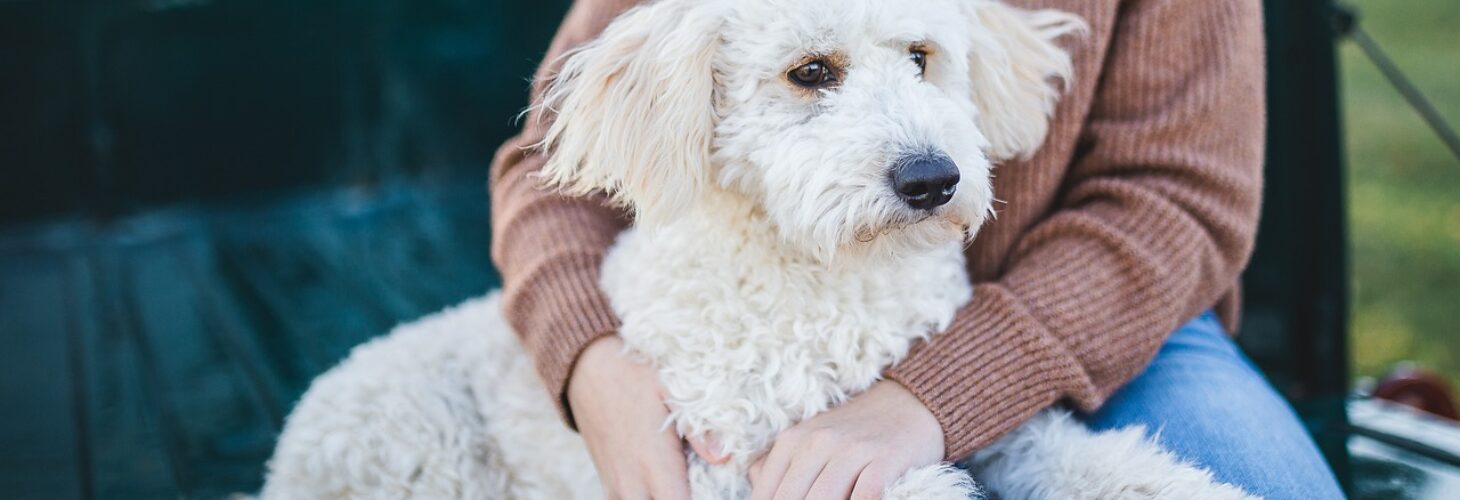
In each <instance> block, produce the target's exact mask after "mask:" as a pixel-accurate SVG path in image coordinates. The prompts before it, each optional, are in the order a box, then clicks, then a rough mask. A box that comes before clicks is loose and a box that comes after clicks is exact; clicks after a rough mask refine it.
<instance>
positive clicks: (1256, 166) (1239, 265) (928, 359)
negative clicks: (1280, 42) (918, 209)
mask: <svg viewBox="0 0 1460 500" xmlns="http://www.w3.org/2000/svg"><path fill="white" fill-rule="evenodd" d="M1121 9H1122V10H1121V12H1120V14H1119V17H1118V18H1117V20H1116V25H1115V27H1114V30H1113V33H1114V34H1113V35H1112V37H1113V38H1112V39H1111V42H1110V45H1109V47H1108V53H1107V56H1106V59H1105V62H1104V68H1103V72H1102V75H1101V80H1100V82H1099V87H1098V88H1097V90H1096V95H1095V98H1094V100H1093V102H1092V103H1091V108H1090V110H1089V115H1088V116H1087V118H1086V121H1085V124H1084V127H1083V129H1082V131H1081V132H1080V140H1079V143H1078V144H1079V150H1078V151H1079V152H1078V153H1077V155H1076V157H1075V159H1074V160H1073V163H1072V164H1071V166H1070V170H1069V173H1068V174H1067V176H1066V178H1065V180H1064V184H1063V185H1062V189H1061V191H1060V196H1059V197H1058V198H1057V200H1056V201H1055V206H1054V207H1053V208H1052V209H1051V211H1050V212H1049V215H1047V216H1046V217H1044V218H1043V219H1042V220H1040V221H1039V222H1037V223H1035V224H1034V225H1033V226H1032V227H1031V228H1030V229H1029V230H1028V231H1026V232H1024V233H1023V234H1022V235H1021V236H1020V238H1019V239H1018V240H1017V243H1016V245H1015V246H1014V248H1013V249H1012V251H1011V253H1010V255H1009V257H1008V259H1007V260H1006V264H1005V265H1004V268H1003V273H1002V275H1001V276H1000V277H998V278H997V279H995V280H993V281H989V282H981V283H976V284H975V287H974V298H973V301H972V302H971V303H970V304H969V305H967V306H965V307H964V308H963V309H962V310H960V311H959V313H958V314H957V316H956V317H955V319H954V321H953V324H952V326H950V327H949V329H948V331H946V332H945V333H944V334H942V335H941V336H939V337H936V338H935V339H934V340H932V341H931V342H928V343H925V344H923V345H921V346H919V347H918V348H916V349H915V350H914V352H912V353H910V354H909V356H908V357H907V359H905V360H904V361H903V362H902V363H900V364H898V365H896V366H895V367H893V368H892V369H891V370H890V371H889V372H888V377H889V378H891V379H893V380H896V381H898V382H899V383H901V384H902V385H904V386H906V387H907V388H909V389H910V390H911V391H912V392H913V393H914V394H915V395H916V396H917V397H918V398H919V400H921V401H922V402H923V403H924V404H926V405H927V406H928V408H929V409H930V410H932V412H933V414H934V415H935V416H936V417H937V419H938V421H939V423H940V424H941V425H942V426H943V430H944V436H945V444H946V451H947V452H948V456H949V457H950V458H954V457H963V456H966V455H967V454H969V453H971V452H973V451H975V450H977V449H979V448H981V447H983V446H985V445H987V444H989V443H990V442H992V441H993V440H995V439H997V438H998V437H1000V436H1002V435H1003V434H1005V433H1007V432H1009V431H1011V430H1013V429H1014V428H1015V427H1017V426H1018V425H1020V424H1021V423H1022V422H1024V421H1025V420H1027V419H1028V418H1030V417H1032V416H1033V415H1034V414H1035V413H1037V412H1038V411H1040V410H1042V409H1044V408H1046V407H1049V406H1051V405H1053V404H1055V403H1058V402H1060V401H1067V402H1069V403H1071V404H1073V406H1074V407H1076V408H1078V409H1080V410H1084V411H1091V410H1094V409H1096V408H1098V407H1099V406H1100V405H1101V404H1102V403H1103V402H1104V400H1105V398H1106V397H1108V396H1109V395H1110V394H1111V393H1112V392H1114V391H1115V390H1116V389H1117V388H1119V387H1120V386H1121V385H1123V384H1124V383H1125V382H1127V381H1128V380H1130V379H1131V378H1133V377H1134V376H1135V375H1137V374H1139V373H1140V372H1141V371H1142V370H1143V369H1144V367H1145V366H1146V365H1147V364H1148V363H1149V362H1150V360H1151V359H1152V358H1153V357H1154V356H1155V353H1156V351H1157V350H1158V349H1159V347H1160V346H1161V344H1162V343H1163V342H1164V340H1165V339H1166V337H1167V336H1168V335H1169V333H1170V332H1171V331H1173V330H1174V329H1175V328H1177V327H1178V326H1180V324H1181V323H1182V322H1183V321H1185V320H1188V319H1190V318H1192V317H1194V316H1195V315H1197V314H1198V313H1200V312H1201V311H1202V310H1204V309H1206V308H1210V307H1212V305H1213V304H1214V303H1216V302H1217V300H1218V299H1219V298H1220V297H1221V296H1222V295H1223V294H1225V293H1227V292H1229V291H1230V290H1232V289H1233V287H1234V286H1235V284H1236V282H1237V279H1238V276H1239V274H1240V273H1241V270H1242V269H1243V267H1244V266H1245V265H1246V262H1247V259H1248V257H1249V254H1250V252H1251V249H1252V245H1253V240H1254V238H1255V235H1256V229H1257V217H1258V210H1259V203H1260V197H1261V190H1262V187H1261V182H1262V171H1261V165H1262V153H1263V133H1264V123H1265V120H1264V118H1265V117H1264V106H1265V104H1264V97H1265V96H1264V87H1263V85H1264V65H1263V64H1264V60H1263V41H1262V12H1261V6H1260V4H1259V2H1258V1H1256V0H1237V1H1226V2H1212V1H1207V0H1133V1H1128V2H1124V3H1123V4H1122V6H1121ZM1011 168H1015V167H1011Z"/></svg>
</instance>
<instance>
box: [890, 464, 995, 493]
mask: <svg viewBox="0 0 1460 500" xmlns="http://www.w3.org/2000/svg"><path fill="white" fill-rule="evenodd" d="M882 498H883V499H885V500H982V499H984V498H987V497H985V496H984V492H983V488H981V487H979V486H978V484H977V483H975V482H974V481H973V478H972V477H969V475H968V471H965V470H963V469H959V468H957V467H954V466H953V465H952V464H947V463H942V464H935V465H929V466H925V467H918V468H916V469H913V470H910V471H907V473H905V474H903V475H902V477H899V478H897V481H895V482H893V483H892V485H891V486H888V487H887V491H885V492H883V493H882Z"/></svg>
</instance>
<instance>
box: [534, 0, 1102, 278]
mask: <svg viewBox="0 0 1460 500" xmlns="http://www.w3.org/2000/svg"><path fill="white" fill-rule="evenodd" d="M1082 26H1083V24H1082V23H1081V21H1080V20H1079V19H1078V18H1076V17H1074V16H1072V15H1069V14H1065V13H1059V12H1054V11H1037V12H1032V11H1024V10H1020V9H1015V8H1012V7H1008V6H1005V5H1003V4H1001V3H998V2H996V1H993V0H925V1H919V2H878V1H851V0H821V1H818V0H658V1H655V2H653V3H649V4H647V5H643V6H640V7H637V8H635V9H633V10H631V11H629V12H627V13H625V14H624V15H623V16H621V17H619V18H618V19H617V20H615V21H614V22H613V23H612V24H611V25H609V27H608V28H607V29H606V30H605V31H604V33H603V34H602V35H601V36H600V37H599V38H598V39H596V40H594V41H592V42H590V43H588V44H586V45H584V46H582V47H581V48H579V49H577V50H575V51H573V52H571V53H570V54H569V55H568V56H567V57H568V59H567V60H566V61H565V62H564V65H563V69H562V71H561V72H560V73H559V74H558V75H557V77H556V78H555V80H554V81H553V82H552V84H551V85H550V86H549V87H548V91H547V93H546V95H545V97H544V99H543V101H542V104H541V105H542V106H544V107H545V108H546V109H547V111H549V112H550V113H555V114H556V118H555V119H554V121H553V122H552V124H551V126H550V127H549V130H548V132H547V136H546V139H545V140H544V142H543V146H545V147H546V149H548V150H549V151H550V153H551V156H550V159H549V161H548V163H547V165H546V166H545V167H544V169H543V173H542V174H543V176H544V177H545V178H546V179H547V180H548V181H550V182H551V183H553V184H555V185H557V186H559V187H562V188H564V189H566V190H568V191H569V192H578V193H582V192H588V191H597V190H601V191H606V192H608V193H610V194H611V195H612V196H613V198H614V199H615V200H617V201H619V202H621V203H624V204H626V205H628V206H631V207H633V209H634V211H635V215H636V217H637V220H638V223H639V224H641V225H643V224H656V223H660V222H663V221H666V220H670V219H672V218H674V217H676V216H679V215H680V214H683V213H686V211H688V210H692V209H694V208H696V205H697V204H698V203H703V201H702V198H703V197H706V195H707V193H708V192H709V191H711V190H716V191H721V192H729V193H732V194H733V195H734V196H739V197H743V198H744V199H747V200H750V201H752V202H753V203H754V204H755V205H756V206H757V207H758V208H759V209H760V211H762V212H763V213H764V214H765V215H766V217H767V219H769V220H770V222H771V223H772V225H774V226H775V228H776V231H777V232H778V233H779V235H780V236H781V238H782V240H784V241H785V242H786V243H787V244H790V245H793V246H795V247H797V248H800V249H804V250H806V251H807V252H810V253H812V254H814V255H818V256H822V257H829V256H830V255H833V254H835V253H837V252H839V251H840V250H842V249H846V248H848V247H855V246H858V245H866V244H869V243H871V242H873V241H886V240H894V241H897V242H904V243H907V242H912V243H923V242H938V243H946V242H948V241H949V240H950V239H959V238H966V237H971V236H972V234H973V233H974V231H976V230H977V228H978V227H979V225H980V224H982V222H983V221H984V219H985V217H986V216H987V215H988V214H990V213H991V210H992V203H993V195H992V192H991V190H990V182H989V175H990V173H989V169H990V165H991V162H996V161H1000V160H1005V159H1011V158H1016V157H1020V156H1025V155H1029V154H1031V153H1033V152H1034V151H1035V150H1036V149H1037V148H1038V147H1039V145H1040V144H1041V143H1042V142H1043V140H1044V135H1045V132H1046V129H1047V125H1048V120H1049V116H1050V114H1051V113H1052V110H1053V108H1054V101H1055V99H1056V97H1057V96H1058V94H1059V93H1060V88H1059V84H1060V82H1062V81H1067V80H1068V79H1069V77H1070V73H1071V64H1070V58H1069V56H1068V55H1067V54H1066V53H1065V52H1064V51H1063V50H1061V49H1060V48H1059V47H1057V46H1056V45H1055V43H1054V40H1055V39H1056V38H1058V37H1060V36H1061V35H1064V34H1066V33H1069V32H1071V31H1075V30H1078V29H1080V28H1081V27H1082Z"/></svg>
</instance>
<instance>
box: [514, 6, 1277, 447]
mask: <svg viewBox="0 0 1460 500" xmlns="http://www.w3.org/2000/svg"><path fill="white" fill-rule="evenodd" d="M635 3H637V2H635V1H633V0H577V1H576V2H575V3H574V5H573V6H572V8H571V10H570V11H569V12H568V15H567V17H566V18H565V20H564V21H563V24H562V26H561V27H560V28H559V31H558V33H557V35H556V37H555V38H554V39H553V42H552V45H551V47H550V48H549V50H548V52H547V56H546V58H545V62H544V64H543V66H542V67H541V68H540V69H539V71H538V74H537V78H536V79H535V85H534V88H533V95H534V98H536V96H539V95H540V94H541V92H542V90H543V87H544V83H545V82H546V81H548V79H549V78H551V76H552V75H553V74H554V69H555V68H556V65H555V63H560V60H559V59H560V58H559V56H561V55H562V54H563V53H564V52H565V51H567V50H568V49H571V48H572V47H574V46H576V45H578V44H581V43H583V42H586V41H588V40H590V39H592V38H593V37H594V36H596V35H597V34H598V33H599V32H601V31H602V30H603V28H604V27H605V26H606V25H607V24H608V23H609V22H610V21H612V20H613V18H614V17H615V16H617V15H618V14H620V13H622V12H623V11H624V10H627V9H628V8H630V7H632V6H633V5H634V4H635ZM1009 3H1011V4H1013V5H1017V6H1020V7H1026V8H1056V9H1060V10H1065V11H1069V12H1073V13H1075V14H1078V15H1080V16H1081V17H1083V18H1084V19H1085V21H1086V22H1087V23H1089V25H1090V31H1089V33H1088V34H1085V35H1082V36H1079V37H1070V38H1067V39H1065V40H1062V43H1063V45H1064V46H1065V47H1066V48H1067V49H1068V50H1070V52H1071V54H1072V56H1073V58H1074V62H1075V77H1074V79H1073V81H1072V82H1070V86H1069V90H1068V92H1067V93H1066V94H1065V95H1064V96H1063V98H1062V99H1061V100H1060V102H1059V104H1058V107H1057V109H1056V112H1055V116H1054V118H1053V121H1052V123H1051V127H1050V132H1049V135H1048V137H1047V139H1046V141H1045V143H1044V146H1043V147H1042V148H1041V149H1040V151H1039V152H1038V153H1037V154H1035V155H1034V156H1032V157H1031V158H1029V159H1027V160H1023V161H1016V162H1008V163H1006V164H1004V165H1000V166H999V167H997V168H996V169H995V171H994V176H995V177H994V180H993V181H994V182H993V185H994V194H995V196H996V197H997V198H998V199H999V200H1001V203H999V204H998V205H997V217H996V218H995V219H993V220H991V221H990V222H988V223H987V224H986V225H985V226H984V227H983V228H982V229H981V230H980V232H979V235H978V237H977V238H976V239H975V241H974V242H973V244H972V245H971V246H970V247H969V248H968V249H967V252H966V254H967V263H968V271H969V275H970V277H971V279H972V280H973V282H974V295H973V300H972V302H970V303H969V304H968V305H966V306H965V307H963V309H961V310H960V311H959V312H958V314H957V315H956V317H955V319H954V321H953V323H952V325H951V326H950V327H949V328H948V330H947V331H946V332H944V333H942V334H941V335H939V336H937V337H935V338H934V339H933V340H931V341H930V342H926V343H923V344H921V345H919V346H916V347H915V348H914V349H913V350H912V352H910V353H909V354H908V356H907V358H906V359H904V360H903V361H902V362H900V363H898V364H897V365H895V366H893V367H892V368H891V369H889V370H888V371H887V373H886V376H887V377H888V378H890V379H892V380H895V381H897V382H899V383H901V384H902V385H903V386H905V387H907V388H908V389H909V390H911V391H912V392H913V394H914V395H916V396H917V397H918V399H919V400H920V401H922V402H923V404H925V405H927V407H928V409H929V410H931V411H932V413H933V415H934V416H935V417H936V418H937V419H938V422H939V423H940V424H941V425H942V427H943V434H944V440H945V451H946V453H947V455H948V457H950V458H957V457H962V456H965V455H967V454H969V453H971V452H972V451H974V450H976V449H978V448H980V447H982V446H984V445H986V444H988V443H990V442H991V441H993V440H994V439H997V438H998V437H1000V436H1002V435H1003V434H1005V433H1007V432H1008V431H1010V430H1012V429H1014V428H1015V427H1017V426H1018V425H1019V424H1021V423H1023V422H1024V421H1025V420H1027V419H1028V418H1030V417H1032V416H1033V415H1034V414H1035V413H1037V412H1038V411H1040V410H1042V409H1044V408H1047V407H1049V406H1051V405H1054V404H1057V403H1061V402H1063V403H1066V404H1070V405H1071V406H1073V407H1074V408H1076V409H1078V410H1082V411H1092V410H1094V409H1096V408H1098V407H1099V406H1100V405H1101V403H1102V402H1103V401H1104V400H1105V399H1106V398H1107V397H1108V396H1109V395H1110V394H1111V393H1112V392H1114V391H1115V390H1116V389H1118V388H1119V387H1120V386H1121V385H1122V384H1124V383H1125V382H1127V381H1128V380H1130V379H1131V378H1133V377H1135V376H1136V375H1137V374H1139V373H1140V372H1141V371H1142V370H1143V369H1144V367H1145V366H1146V364H1147V363H1149V362H1150V360H1151V359H1152V358H1153V357H1154V356H1155V354H1156V351H1157V349H1158V348H1159V347H1160V346H1161V344H1162V343H1163V341H1164V340H1165V339H1166V336H1167V335H1168V334H1169V333H1170V332H1171V331H1172V330H1174V329H1175V328H1176V327H1178V326H1179V325H1180V324H1181V323H1182V322H1184V321H1186V320H1188V319H1190V318H1192V317H1194V316H1196V315H1197V314H1199V313H1200V312H1201V311H1203V310H1206V309H1208V308H1212V307H1216V308H1217V311H1218V312H1219V314H1220V315H1221V317H1222V320H1223V323H1224V324H1225V325H1227V326H1228V328H1229V329H1231V328H1233V325H1236V324H1237V323H1236V321H1237V314H1238V301H1237V299H1238V297H1237V290H1238V286H1237V284H1238V278H1239V275H1240V273H1241V271H1242V269H1243V267H1244V266H1245V265H1246V263H1247V260H1248V257H1249V255H1250V253H1251V250H1252V245H1253V240H1254V238H1255V235H1256V230H1257V218H1258V210H1259V205H1260V201H1261V200H1260V198H1261V192H1262V171H1261V167H1262V156H1263V137H1264V124H1265V116H1264V110H1265V103H1264V97H1265V96H1264V87H1263V85H1264V60H1263V39H1262V9H1261V4H1260V2H1259V1H1258V0H1233V1H1220V2H1214V1H1210V0H1013V1H1010V2H1009ZM544 118H546V119H550V118H551V117H539V116H529V117H528V118H527V119H526V120H525V123H526V124H527V125H526V126H525V128H524V130H523V131H522V133H521V134H520V135H518V136H516V137H514V138H512V139H511V140H509V141H508V142H507V143H506V144H504V145H503V146H502V147H501V149H500V150H499V151H498V152H497V155H496V158H495V160H494V162H493V165H492V170H491V180H490V182H491V186H490V187H491V195H492V226H493V227H492V231H493V244H492V245H493V248H492V257H493V259H494V261H495V262H496V264H497V266H498V268H499V269H500V271H501V274H502V277H503V279H504V284H503V289H504V293H505V295H504V297H505V304H504V309H505V314H506V316H507V318H508V320H509V321H510V322H511V324H512V326H513V327H514V328H515V329H516V331H517V333H518V335H519V336H520V337H521V339H522V341H523V343H524V344H525V345H526V347H527V350H528V352H530V353H532V355H533V356H534V357H535V361H536V366H537V367H538V370H539V372H540V374H541V376H542V379H543V381H544V382H545V383H546V385H547V389H548V390H549V391H551V392H552V394H553V396H554V399H555V400H556V401H559V402H560V404H562V403H561V402H562V401H564V398H563V395H564V394H565V392H566V389H567V383H568V378H569V376H570V374H571V372H572V369H573V364H574V361H575V360H576V358H577V356H578V354H579V353H580V352H582V350H583V348H584V347H585V346H586V345H587V344H588V343H590V342H592V341H593V340H595V339H597V338H599V337H600V336H604V335H611V334H613V333H614V332H615V328H616V327H617V325H618V320H617V318H615V316H614V313H613V310H612V309H611V308H610V307H609V301H608V299H607V297H606V296H604V294H603V292H602V291H601V290H600V289H599V287H598V279H599V266H600V265H601V263H602V261H603V257H604V255H605V253H606V252H607V250H608V248H609V246H610V245H611V244H612V242H613V240H614V237H615V236H616V235H617V234H618V233H619V232H620V231H622V230H623V229H624V228H625V227H627V225H628V224H629V222H630V221H629V220H628V218H627V216H626V214H625V213H623V212H622V211H621V210H619V209H615V208H611V207H610V206H609V205H608V204H607V203H606V202H605V200H604V199H602V198H601V197H596V198H595V197H583V198H570V197H566V196H564V195H561V194H558V193H555V192H553V191H551V190H547V189H544V188H543V187H542V186H541V185H540V183H539V182H538V181H537V180H536V179H535V178H534V177H533V176H532V175H531V174H532V173H533V172H535V171H537V170H538V169H539V168H541V167H542V165H543V163H544V157H543V156H542V153H541V152H539V151H535V150H533V149H531V148H530V146H531V145H533V144H535V143H537V142H538V141H539V140H540V139H541V138H542V136H543V133H544V131H545V128H546V127H545V125H544V121H545V120H544ZM561 409H562V410H563V415H564V416H565V418H567V419H568V422H569V425H571V423H572V419H571V415H570V414H569V413H568V411H567V410H568V408H566V405H563V407H562V408H561Z"/></svg>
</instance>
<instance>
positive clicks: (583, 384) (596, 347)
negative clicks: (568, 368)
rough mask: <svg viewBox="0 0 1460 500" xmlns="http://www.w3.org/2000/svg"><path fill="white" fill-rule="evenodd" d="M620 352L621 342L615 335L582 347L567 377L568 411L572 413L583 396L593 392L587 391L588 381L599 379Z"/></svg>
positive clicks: (621, 350)
mask: <svg viewBox="0 0 1460 500" xmlns="http://www.w3.org/2000/svg"><path fill="white" fill-rule="evenodd" d="M622 352H623V340H622V339H619V338H618V336H617V335H605V336H603V337H599V338H597V339H594V340H593V341H592V342H589V343H588V345H586V346H584V347H583V352H581V353H579V354H578V362H577V363H576V365H575V366H574V367H573V371H572V373H570V374H569V375H568V387H567V399H568V401H567V403H568V410H569V411H572V409H573V406H574V405H575V404H577V403H580V402H581V399H582V398H583V396H584V395H586V394H592V393H593V392H595V391H592V390H591V389H589V386H591V383H590V382H589V381H592V380H598V379H600V377H601V375H602V373H601V372H602V371H603V370H604V367H606V366H608V365H610V364H611V363H612V362H613V360H614V359H615V358H616V357H617V356H619V355H620V354H621V353H622Z"/></svg>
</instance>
